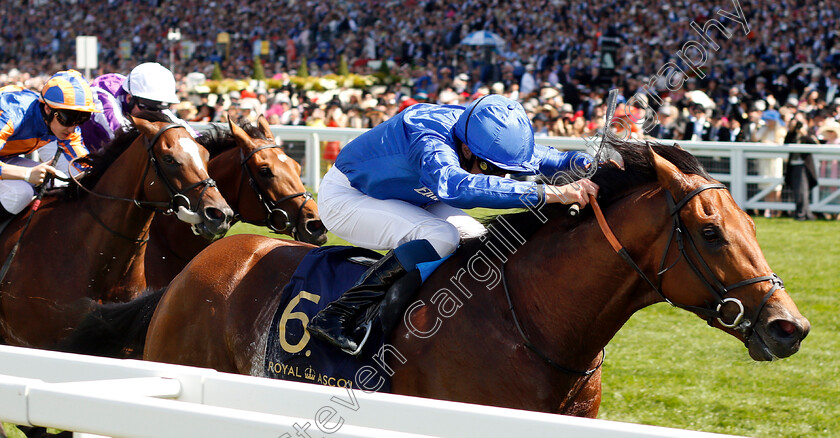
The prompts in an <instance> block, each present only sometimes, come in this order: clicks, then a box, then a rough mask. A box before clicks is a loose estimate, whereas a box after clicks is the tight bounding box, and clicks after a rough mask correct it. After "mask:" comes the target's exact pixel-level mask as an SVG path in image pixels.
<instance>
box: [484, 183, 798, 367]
mask: <svg viewBox="0 0 840 438" xmlns="http://www.w3.org/2000/svg"><path fill="white" fill-rule="evenodd" d="M709 189H722V190H726V189H727V188H726V186H725V185H723V184H720V183H714V184H704V185H702V186H700V187H698V188H696V189H694V190H693V191H692V192H691V193H689V194H688V195H686V196H685V198H683V199H682V200H680V201H679V202H674V198H673V197H672V196H671V193H670V192H669V191H668V190H664V191H665V194H666V200H667V202H668V208H669V213H670V215H671V217H672V218H673V224H674V226H673V228H672V229H671V234H670V236H669V237H668V245H667V246H666V247H665V250H664V252H663V253H662V259H661V262H660V264H659V269H658V271H657V273H656V277H657V280H658V281H657V284H654V283H653V281H651V280H650V278H649V277H648V276H647V275H646V274H645V273H644V271H642V269H641V268H640V267H639V265H638V264H637V263H636V262H635V261H634V260H633V258H632V257H631V256H630V254H628V253H627V250H626V249H625V248H624V247H623V246H622V245H621V243H620V242H619V241H618V238H616V237H615V234H614V233H613V232H612V230H611V229H610V226H609V224H607V220H606V219H605V218H604V213H603V212H602V211H601V207H600V206H599V205H598V202H597V200H596V199H595V197H593V196H591V195H590V197H589V203H590V205H592V209H593V211H594V212H595V217H596V218H597V220H598V225H599V226H600V227H601V231H602V232H603V233H604V236H606V238H607V240H608V241H609V243H610V245H611V246H612V247H613V249H614V250H615V251H616V252H617V253H618V254H619V255H620V256H621V258H623V259H624V260H625V261H626V262H627V263H628V264H629V265H630V266H631V267H632V268H633V269H634V270H635V271H636V272H637V273H638V274H639V276H641V277H642V279H644V280H645V282H647V284H648V285H650V287H651V288H652V289H653V290H654V291H656V293H658V294H659V296H660V297H662V299H663V300H664V301H665V302H666V303H668V304H670V305H672V306H674V307H679V308H681V309H685V310H688V311H690V312H694V313H697V314H699V315H702V316H704V317H706V322H708V323H709V325H712V323H713V322H714V321H715V320H717V321H718V322H719V323H720V325H722V326H723V327H726V328H730V329H734V330H736V331H738V332H740V333H742V334H743V335H744V342H745V343H746V342H747V341H748V340H749V338H750V336H752V333H753V330H754V324H755V321H757V320H758V316H759V315H760V314H761V311H762V310H763V309H764V306H765V305H766V304H767V301H768V300H770V297H771V296H773V294H774V293H775V292H776V291H777V290H779V289H783V288H784V287H785V285H784V283H783V282H782V280H781V279H780V278H779V276H778V275H776V274H775V273H772V274H770V275H764V276H760V277H755V278H751V279H748V280H743V281H740V282H738V283H735V284H732V285H729V286H724V285H723V284H722V283H721V282H720V281H719V280H718V279H717V277H715V275H714V273H713V272H712V270H711V268H709V265H708V264H707V263H706V261H705V260H704V259H703V256H702V255H701V254H700V251H699V250H698V249H697V245H695V243H694V240H693V239H692V238H691V234H690V233H689V232H688V230H686V228H685V224H684V223H683V221H682V219H681V218H680V214H679V213H680V210H682V207H683V206H685V204H686V203H687V202H688V201H689V200H691V198H693V197H695V196H697V195H698V194H699V193H701V192H703V191H705V190H709ZM683 236H685V237H683ZM674 240H676V241H677V247H678V248H679V251H680V255H681V258H683V259H685V261H686V263H688V266H689V267H690V268H691V270H692V271H693V272H694V274H695V275H696V276H697V277H698V278H699V279H700V280H701V281H702V282H703V283H704V284H705V286H706V287H707V288H708V289H709V290H710V291H711V293H712V295H713V297H714V299H715V302H714V303H712V306H711V307H710V308H707V307H699V306H691V305H686V304H680V303H675V302H673V301H671V300H670V299H668V297H666V296H665V293H664V292H663V291H662V277H663V276H664V275H665V273H666V272H668V270H670V269H671V268H673V267H674V266H675V265H676V264H677V262H679V260H680V257H678V258H677V260H675V261H674V263H672V264H671V265H670V266H668V267H667V268H666V267H665V260H666V258H667V256H668V251H669V250H670V248H671V243H672V242H673V241H674ZM686 241H687V242H688V246H689V247H690V248H691V252H692V253H693V254H694V257H695V258H696V259H697V260H698V261H699V262H698V263H699V267H698V263H695V262H694V261H693V259H692V258H691V257H689V255H688V252H687V250H686V245H685V242H686ZM505 267H506V263H502V267H501V270H500V271H501V283H502V286H503V288H504V292H505V298H506V299H507V302H508V307H509V309H510V312H511V316H512V317H513V323H514V325H515V326H516V329H517V331H518V332H519V335H520V336H521V337H522V340H523V341H524V345H525V346H526V347H527V348H528V349H530V350H531V351H533V352H534V353H535V354H537V356H539V357H540V358H541V359H542V360H543V361H544V362H546V363H547V364H548V365H549V366H551V367H552V368H554V369H556V370H558V371H561V372H563V373H566V374H571V375H577V376H583V377H588V376H590V375H592V374H593V373H595V371H597V370H598V369H599V368H600V367H601V365H602V364H603V363H604V356H605V351H604V350H602V351H601V354H600V356H601V357H600V360H599V361H598V364H597V365H596V366H595V367H593V368H591V369H588V370H576V369H570V368H566V367H564V366H562V365H560V364H558V363H557V362H555V361H553V360H551V359H550V358H549V357H548V355H547V354H545V353H544V352H543V351H542V350H540V349H539V348H538V347H536V346H535V345H534V344H533V343H531V341H530V340H529V339H528V336H527V335H526V334H525V331H524V330H523V328H522V325H521V324H520V322H519V318H518V317H517V315H516V309H514V307H513V301H512V300H511V296H510V291H509V289H508V285H507V279H506V278H505ZM701 269H702V271H701ZM708 278H711V279H712V280H711V281H709V280H708ZM762 281H769V282H770V284H771V285H772V287H771V288H770V291H768V292H767V294H765V295H764V298H763V299H762V300H761V304H760V305H759V306H758V308H757V309H756V311H755V313H754V314H753V315H752V317H751V318H744V313H745V311H744V305H743V304H742V303H741V301H740V300H739V299H737V298H733V297H726V294H728V293H729V292H731V291H733V290H735V289H738V288H740V287H743V286H747V285H750V284H755V283H760V282H762ZM730 302H731V303H734V304H736V305H737V306H738V308H739V312H738V315H737V316H735V318H733V320H732V322H729V323H727V322H725V321H724V320H723V315H722V314H721V308H722V307H723V305H724V304H726V303H730Z"/></svg>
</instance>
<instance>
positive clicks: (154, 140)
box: [0, 113, 233, 348]
mask: <svg viewBox="0 0 840 438" xmlns="http://www.w3.org/2000/svg"><path fill="white" fill-rule="evenodd" d="M142 117H147V118H155V116H154V115H153V114H150V113H146V114H144V115H143V116H142ZM167 120H168V119H167ZM134 124H135V126H136V129H132V130H131V131H129V132H126V133H123V134H121V135H119V136H118V137H117V138H116V139H115V140H114V142H113V143H112V144H111V146H109V148H108V149H107V150H106V151H103V153H102V154H101V155H93V156H90V157H89V160H90V161H91V164H92V170H91V173H90V174H89V175H87V176H86V177H84V178H83V179H82V184H83V185H82V186H71V187H70V188H69V189H68V191H67V192H68V195H69V194H70V192H74V193H76V196H75V198H76V199H70V198H74V196H67V197H66V198H64V199H58V198H47V199H45V202H44V203H43V204H42V205H41V207H40V209H39V210H37V211H36V212H34V213H33V216H32V222H31V224H30V226H29V227H28V229H27V230H26V233H25V235H23V237H22V239H21V245H20V250H19V252H18V253H17V255H16V256H15V258H14V259H13V261H12V263H11V265H10V269H9V271H8V274H7V275H6V277H5V279H4V281H3V283H2V284H1V285H0V338H2V339H4V340H5V342H7V343H9V344H12V345H19V346H27V347H37V348H45V347H49V346H52V345H54V344H55V343H56V342H57V341H58V340H59V339H62V338H63V337H65V336H66V335H67V334H68V333H70V332H71V331H72V329H73V328H74V327H76V326H77V325H78V324H79V322H80V320H81V318H82V317H83V316H84V315H85V313H86V312H87V311H89V310H90V305H91V301H99V300H102V301H113V300H122V301H127V300H129V299H130V298H131V296H132V295H134V294H136V293H137V291H134V290H129V289H125V288H120V287H117V286H118V285H121V284H126V283H131V282H126V280H125V278H124V277H125V275H126V274H127V271H128V267H129V265H130V264H131V262H132V260H134V259H135V258H136V257H138V255H139V254H140V252H141V249H142V247H143V244H144V241H145V239H144V238H145V236H146V234H147V232H148V230H149V225H150V224H151V221H152V217H153V216H154V214H155V211H156V210H157V211H173V210H174V211H177V212H178V215H179V217H183V218H185V219H188V220H190V222H191V223H194V224H195V229H196V230H197V231H198V232H199V233H200V234H202V235H203V236H205V237H207V238H213V237H214V236H219V235H223V234H224V233H226V232H227V230H228V228H229V227H230V221H231V219H232V217H233V211H232V210H231V209H230V207H229V206H228V205H227V203H226V202H225V200H224V198H223V197H222V194H221V193H219V191H218V190H217V189H216V188H215V183H214V182H213V180H212V179H210V177H209V175H208V173H207V160H208V156H209V154H208V152H207V150H206V149H204V148H203V147H201V146H200V145H198V144H197V143H196V142H195V141H194V140H193V138H192V137H191V136H190V134H189V133H188V132H187V130H186V129H184V128H183V127H181V126H180V125H173V124H170V123H168V122H163V121H157V122H150V121H147V120H144V119H141V118H135V119H134ZM74 189H77V190H74ZM26 214H29V213H26ZM26 214H23V215H20V216H19V217H17V218H16V219H15V220H14V221H13V222H12V223H11V224H10V225H9V227H8V228H7V229H6V230H5V231H4V232H3V234H2V236H0V246H2V251H0V254H3V256H4V257H5V256H6V255H7V254H9V252H10V248H11V247H12V246H13V245H14V244H15V242H17V241H18V238H19V237H20V235H21V231H22V229H23V225H24V223H25V220H26Z"/></svg>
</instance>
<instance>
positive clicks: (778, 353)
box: [746, 315, 811, 361]
mask: <svg viewBox="0 0 840 438" xmlns="http://www.w3.org/2000/svg"><path fill="white" fill-rule="evenodd" d="M810 330H811V323H810V322H808V320H807V319H805V318H804V317H801V316H800V317H793V316H787V315H786V316H780V317H770V318H767V320H766V321H765V322H764V323H763V324H758V325H756V327H755V329H754V330H753V332H752V335H751V336H750V337H749V338H748V339H747V341H746V346H747V349H748V350H749V352H750V357H751V358H752V359H753V360H755V361H767V360H775V359H783V358H785V357H788V356H791V355H793V354H794V353H796V352H797V351H799V347H800V346H801V344H802V340H803V339H805V337H806V336H808V332H809V331H810Z"/></svg>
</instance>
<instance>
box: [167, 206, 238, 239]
mask: <svg viewBox="0 0 840 438" xmlns="http://www.w3.org/2000/svg"><path fill="white" fill-rule="evenodd" d="M177 216H178V219H180V220H181V221H183V222H186V223H188V224H191V225H192V232H193V234H195V235H197V236H201V237H203V238H205V239H207V240H209V241H213V240H216V239H218V238H221V237H222V236H224V235H225V234H226V233H227V232H228V230H229V229H230V224H231V222H232V221H233V210H232V209H231V208H230V207H223V208H217V207H204V208H201V209H199V211H197V212H194V211H192V210H189V209H185V208H183V207H180V208H179V209H178V213H177Z"/></svg>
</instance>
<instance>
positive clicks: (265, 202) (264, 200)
mask: <svg viewBox="0 0 840 438" xmlns="http://www.w3.org/2000/svg"><path fill="white" fill-rule="evenodd" d="M270 148H279V149H282V146H278V145H275V144H267V145H265V146H260V147H258V148H256V149H254V150H252V151H251V152H249V153H248V155H245V154H244V153H243V152H242V151H241V150H240V152H239V156H240V163H239V164H240V165H241V166H242V168H243V169H244V170H245V173H246V174H247V175H248V184H250V186H251V188H252V189H254V192H255V193H256V194H257V198H258V199H259V200H260V203H261V204H262V206H263V208H264V209H265V212H266V217H265V221H264V224H265V226H266V227H268V228H269V229H271V231H273V232H275V233H283V232H285V231H287V230H288V231H289V232H291V235H292V237H294V238H295V239H296V240H300V231H299V230H298V227H297V222H298V220H299V219H300V218H301V215H303V208H304V207H305V206H306V203H307V202H309V201H310V200H312V199H314V197H313V196H312V193H309V192H300V193H293V194H291V195H287V196H284V197H282V198H280V199H277V200H272V199H271V198H269V197H268V195H266V193H265V191H263V189H262V188H261V187H260V185H259V184H257V181H256V179H255V178H254V174H253V173H252V172H251V169H250V168H249V167H248V165H247V164H248V160H250V159H251V157H253V156H254V154H256V153H257V152H259V151H261V150H264V149H270ZM298 196H302V197H303V202H301V204H300V207H298V211H297V215H296V216H295V221H294V222H292V220H291V218H290V217H289V213H287V212H286V210H284V209H282V208H280V207H278V205H280V204H282V203H283V202H286V201H288V200H291V199H294V198H297V197H298ZM275 215H281V216H280V222H281V223H283V224H285V225H284V226H283V228H277V227H276V226H274V222H275V221H274V220H273V219H274V217H275Z"/></svg>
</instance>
